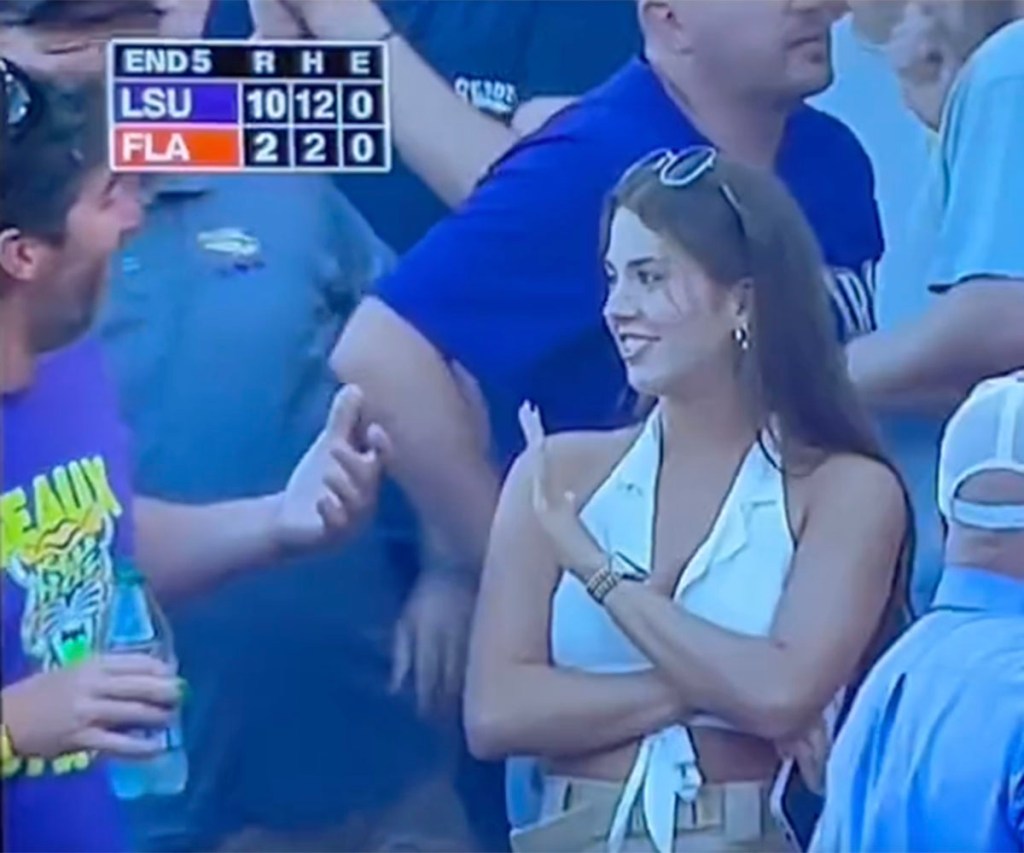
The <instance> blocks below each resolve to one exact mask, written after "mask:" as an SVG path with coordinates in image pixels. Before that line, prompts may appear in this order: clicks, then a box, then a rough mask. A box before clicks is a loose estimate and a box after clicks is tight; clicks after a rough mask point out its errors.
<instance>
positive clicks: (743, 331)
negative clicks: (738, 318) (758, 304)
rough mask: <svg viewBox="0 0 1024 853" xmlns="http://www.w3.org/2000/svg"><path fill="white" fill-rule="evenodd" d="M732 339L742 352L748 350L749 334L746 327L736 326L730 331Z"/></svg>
mask: <svg viewBox="0 0 1024 853" xmlns="http://www.w3.org/2000/svg"><path fill="white" fill-rule="evenodd" d="M732 339H733V340H734V341H736V346H738V347H739V348H740V350H742V351H743V352H746V351H747V350H748V349H750V332H748V331H747V327H746V326H737V327H736V328H735V329H733V330H732Z"/></svg>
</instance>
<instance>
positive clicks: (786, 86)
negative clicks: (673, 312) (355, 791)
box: [333, 0, 882, 693]
mask: <svg viewBox="0 0 1024 853" xmlns="http://www.w3.org/2000/svg"><path fill="white" fill-rule="evenodd" d="M841 11H842V6H841V4H835V3H824V2H806V3H801V4H796V3H766V2H759V0H754V1H753V2H729V3H712V2H707V3H696V2H661V1H660V0H644V2H642V3H641V4H640V18H641V27H642V30H643V35H644V43H645V51H644V57H643V58H637V59H634V60H632V61H631V62H629V63H628V64H627V65H626V66H625V67H624V68H622V69H621V70H620V71H619V72H618V73H617V74H615V75H614V76H613V77H612V78H611V79H610V80H608V81H607V82H606V83H605V84H604V85H602V86H601V87H599V88H597V89H595V90H593V91H592V92H590V93H589V94H587V95H586V96H584V97H583V98H581V99H580V100H579V101H577V102H576V103H574V104H573V105H571V106H569V107H568V108H566V109H565V110H563V111H562V112H561V113H559V114H558V115H557V116H556V117H554V118H553V119H552V120H550V121H549V122H547V123H546V124H545V125H544V126H543V127H542V128H541V129H540V130H539V131H538V132H537V133H536V134H534V135H532V136H530V137H528V138H526V139H524V140H523V141H522V142H520V143H519V144H517V145H516V146H515V147H514V148H513V149H512V150H511V151H509V152H508V153H507V154H506V155H505V156H504V157H503V158H501V159H500V160H499V161H498V162H497V163H496V164H495V165H494V166H493V168H492V169H491V171H490V173H489V175H488V177H487V178H486V179H485V180H484V181H483V182H482V183H481V185H480V186H479V187H478V189H477V190H476V192H474V194H473V195H472V196H471V197H470V198H469V199H468V201H467V202H466V203H465V204H464V205H463V206H462V207H461V208H459V209H458V210H457V211H456V212H455V213H453V214H452V215H451V216H449V217H448V218H447V219H446V220H444V221H443V222H441V223H440V224H439V225H438V226H436V227H435V228H434V229H433V230H432V231H431V232H429V233H428V235H427V236H426V237H425V238H424V239H423V240H422V241H421V242H420V243H419V244H418V245H417V246H415V247H414V248H413V249H412V250H411V251H410V252H409V253H408V254H407V255H406V256H405V258H404V259H403V260H402V262H401V263H400V264H399V265H398V267H397V269H396V270H395V271H394V272H393V273H391V274H390V275H388V276H386V277H385V278H384V279H383V280H382V281H381V282H380V283H379V287H378V292H377V295H376V296H375V297H374V298H371V299H368V300H366V301H365V302H364V303H363V304H362V306H361V307H360V308H359V309H358V310H357V311H356V313H355V314H354V316H353V318H352V319H351V321H350V323H349V325H348V327H347V328H346V330H345V332H344V333H343V335H342V337H341V339H340V341H339V344H338V346H337V348H336V350H335V353H334V356H333V364H334V367H335V370H336V371H337V373H338V375H339V376H340V377H343V378H344V380H345V381H358V382H360V383H361V384H362V385H364V387H365V388H366V389H367V397H368V404H369V406H370V408H371V410H372V411H373V413H374V415H375V417H378V418H380V419H381V420H382V422H383V423H384V424H385V425H386V426H387V428H388V429H389V431H390V434H391V435H392V437H393V439H394V441H395V443H396V455H395V465H394V467H395V472H396V473H397V475H398V477H399V479H400V481H401V482H402V483H403V485H404V486H405V488H406V489H407V490H408V492H409V494H410V496H411V497H412V499H413V501H414V502H415V503H416V504H417V506H418V507H419V509H420V511H421V513H422V514H423V516H424V518H425V520H426V521H427V522H428V523H429V524H430V525H432V526H433V527H435V528H436V529H437V530H438V531H439V532H440V534H441V538H442V539H443V540H444V542H445V544H446V545H447V546H448V547H449V548H451V549H452V556H453V559H454V561H455V562H457V563H458V564H460V565H462V566H465V567H467V568H466V574H464V575H462V576H461V577H462V578H463V579H464V581H465V582H463V583H461V584H460V583H459V582H457V580H456V577H457V573H453V572H451V571H448V572H442V571H435V572H429V571H428V572H425V573H424V574H423V576H422V577H421V578H420V580H419V585H418V589H417V590H416V591H415V592H414V594H413V597H412V600H411V603H410V605H409V606H410V608H411V612H412V613H413V614H414V616H415V618H414V619H411V620H409V622H408V624H409V626H410V627H409V637H410V644H411V645H412V647H413V648H414V649H415V650H416V651H415V653H414V654H413V655H412V660H413V661H414V662H415V669H416V675H417V683H418V684H419V686H420V689H421V690H422V691H425V692H428V693H432V692H433V689H434V686H435V685H436V684H438V683H441V682H442V681H443V675H444V673H445V672H451V671H453V670H460V669H461V665H462V664H461V661H458V660H453V656H454V655H456V654H457V653H458V652H459V651H460V650H461V649H462V648H463V646H462V643H461V642H460V641H459V636H458V632H459V631H460V630H461V629H464V626H460V625H457V624H456V621H457V620H456V619H455V618H454V617H453V616H452V615H451V614H455V613H459V612H466V609H467V608H466V607H465V601H466V600H467V599H471V597H472V594H473V590H474V581H475V572H476V571H477V570H478V569H479V567H480V565H481V564H482V562H483V556H484V551H485V547H486V542H487V536H488V531H489V528H490V523H491V517H492V514H493V511H494V507H495V500H496V497H497V493H498V486H499V471H500V470H501V469H502V468H504V466H506V465H507V463H508V462H509V460H510V459H511V458H512V456H513V455H514V454H515V453H516V452H517V450H518V449H519V447H520V445H519V438H518V435H517V432H518V431H517V429H516V420H515V411H516V408H517V407H518V405H519V404H520V403H521V402H522V400H523V399H526V398H528V399H531V400H533V401H535V402H536V403H537V404H538V405H539V406H540V407H541V408H542V409H543V411H544V413H545V416H546V418H547V420H548V422H549V424H550V427H551V429H552V430H564V429H571V428H580V427H591V428H593V427H601V426H606V425H610V424H613V423H615V422H616V420H617V419H619V418H620V416H621V414H622V406H621V401H622V398H623V393H624V391H625V389H626V384H625V379H624V375H623V372H622V368H621V365H620V363H619V358H618V356H617V355H616V352H615V349H614V346H613V344H612V342H611V340H610V339H609V337H608V336H607V334H606V331H605V328H604V325H603V323H602V319H601V310H600V308H601V303H602V299H603V292H604V283H603V277H602V274H601V268H600V263H599V257H598V255H599V248H598V232H599V219H600V211H601V206H602V202H603V199H604V197H605V195H606V193H607V192H608V191H609V190H610V189H611V187H612V186H613V185H614V183H615V182H616V180H617V179H618V178H619V177H620V176H621V174H622V173H623V172H624V171H625V169H626V168H627V167H628V166H629V165H630V164H631V163H633V162H634V161H636V160H637V159H638V158H640V157H641V156H643V155H645V154H647V153H648V152H650V151H651V150H652V149H657V148H662V147H672V148H681V147H685V146H688V145H693V144H697V143H707V142H711V143H712V144H715V145H717V146H718V147H719V148H721V149H722V150H723V151H725V152H726V153H727V154H729V155H730V156H732V157H735V158H737V159H740V160H744V161H747V162H750V163H755V164H763V165H765V166H770V165H773V164H774V166H775V168H776V169H777V170H778V172H779V174H780V175H781V176H782V177H783V179H784V180H785V181H786V183H787V184H788V186H789V187H790V189H791V190H792V192H793V194H794V195H795V196H796V198H797V199H798V200H799V202H800V204H801V205H802V207H803V209H804V211H805V213H806V214H807V216H808V218H809V219H810V221H811V223H812V225H813V227H814V229H815V231H816V233H817V235H818V238H819V240H820V241H821V243H822V246H823V248H824V253H825V257H826V258H827V261H828V263H829V265H830V266H831V267H832V270H831V271H830V273H829V275H827V276H825V275H823V286H825V282H826V281H827V282H828V286H830V287H831V289H832V293H833V295H834V297H835V298H834V307H835V313H836V321H837V329H838V333H839V334H840V335H841V337H842V338H843V339H844V340H847V339H850V338H852V337H854V336H855V335H857V334H859V333H862V332H865V331H868V330H870V329H871V328H872V327H873V306H872V298H873V286H872V281H873V267H874V264H875V263H876V261H877V260H878V258H879V257H880V255H881V252H882V238H881V233H880V226H879V218H878V212H877V209H876V205H875V198H874V185H873V184H874V180H873V176H872V171H871V165H870V163H869V161H868V159H867V157H866V155H865V154H864V151H863V150H862V148H861V147H860V145H859V143H858V142H857V141H856V139H855V138H854V137H853V135H852V134H851V133H850V132H849V130H848V129H847V128H846V127H845V126H844V125H842V124H841V123H840V122H838V121H837V120H835V119H833V118H830V117H828V116H826V115H825V114H823V113H821V112H818V111H817V110H814V109H811V108H810V107H807V106H805V105H804V103H803V101H804V99H805V98H806V97H807V96H809V95H811V94H813V93H815V92H819V91H821V90H822V89H824V88H825V87H826V86H827V85H828V84H829V82H830V80H831V76H832V71H831V63H830V44H829V35H830V27H831V25H832V23H833V22H834V21H835V19H836V16H837V15H838V14H839V13H840V12H841ZM492 441H493V448H494V450H495V452H496V458H495V457H494V456H492V455H491V454H490V453H489V449H490V446H491V442H492ZM460 602H462V605H463V606H462V607H460V606H459V604H460ZM438 626H443V630H442V628H441V627H438Z"/></svg>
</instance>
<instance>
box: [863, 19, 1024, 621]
mask: <svg viewBox="0 0 1024 853" xmlns="http://www.w3.org/2000/svg"><path fill="white" fill-rule="evenodd" d="M1018 14H1019V9H1018V7H1017V6H1016V5H1015V4H1013V3H1010V2H998V0H968V2H955V1H954V2H948V3H947V2H941V3H909V4H907V8H906V10H905V14H904V15H903V17H902V18H901V19H900V22H899V24H898V25H897V26H896V27H895V28H894V29H893V31H892V35H891V36H890V41H889V51H890V56H891V60H892V61H893V64H894V68H895V71H896V73H897V75H898V78H899V80H900V84H901V88H902V90H903V92H904V96H905V98H906V100H907V103H908V106H909V107H910V108H911V109H912V110H913V111H914V112H915V114H917V115H918V116H919V118H920V119H921V120H922V121H923V122H926V123H927V125H928V126H929V127H931V128H934V129H936V130H937V133H938V136H937V138H936V140H935V143H934V153H933V156H932V157H931V160H930V162H929V166H928V172H927V175H926V179H927V183H926V185H925V186H924V187H923V189H922V193H921V196H920V198H919V199H918V200H917V203H916V204H915V208H914V214H913V216H914V219H913V223H912V229H911V230H910V232H909V233H908V235H907V239H908V241H909V246H910V251H911V252H912V253H913V257H914V264H915V269H914V271H913V278H912V279H911V280H908V281H906V282H896V281H892V282H890V285H889V287H890V291H895V290H896V289H899V290H901V291H902V290H906V291H907V292H910V291H911V289H912V288H916V289H917V291H918V293H919V294H924V299H923V300H922V299H921V297H920V296H917V297H909V296H908V297H907V298H908V300H909V299H913V300H914V301H916V302H917V303H918V307H917V309H916V310H908V311H906V312H905V313H903V314H902V316H900V315H899V314H896V315H889V316H888V317H887V320H888V322H886V323H885V325H884V326H883V327H882V328H881V329H880V330H879V331H878V332H877V333H876V334H873V335H868V336H865V337H863V338H860V339H858V340H857V341H854V342H853V343H852V344H851V345H850V348H849V365H850V371H851V374H852V376H853V378H854V382H855V383H856V385H857V386H858V388H859V389H860V391H861V393H862V394H863V395H864V397H865V399H866V400H867V401H868V403H869V404H870V405H871V406H872V407H874V408H875V409H876V410H877V411H878V412H879V413H880V414H881V415H882V416H883V424H884V425H885V428H886V431H887V434H888V436H889V438H890V439H891V441H892V448H893V452H894V454H895V455H896V458H897V460H898V462H899V464H900V466H901V469H902V471H903V473H904V476H905V477H906V479H907V481H908V484H909V486H910V488H911V492H912V494H913V497H914V504H915V510H916V512H915V514H916V516H917V523H918V530H917V533H918V543H917V544H918V554H917V565H916V569H915V580H914V590H913V593H914V604H915V607H916V610H917V611H918V612H924V610H926V609H927V606H928V603H929V601H930V599H931V595H932V593H933V592H934V589H935V584H936V582H937V580H938V573H939V568H940V566H941V531H940V528H939V519H938V516H937V515H936V514H935V511H934V502H933V500H932V497H931V493H932V491H933V488H934V480H935V462H936V457H937V450H938V440H939V434H940V430H941V427H942V423H943V420H944V419H945V418H946V417H948V415H949V413H950V412H951V411H952V409H953V408H954V407H955V406H956V404H957V403H958V402H959V401H960V400H961V399H963V397H964V395H965V393H966V391H967V390H968V389H969V388H971V387H972V386H973V385H974V384H976V383H977V382H978V381H979V380H981V379H983V378H985V377H986V376H991V375H996V374H1001V373H1005V372H1006V371H1008V370H1011V369H1014V368H1016V367H1019V366H1021V365H1024V335H1022V334H1021V333H1020V330H1021V329H1022V328H1024V244H1022V243H1021V241H1020V239H1019V229H1018V213H1019V209H1020V199H1021V198H1022V197H1024V162H1021V160H1020V158H1019V157H1017V156H1015V152H1016V151H1017V149H1018V146H1019V139H1020V136H1021V133H1022V128H1024V23H1021V22H1016V23H1015V22H1014V19H1015V18H1016V16H1017V15H1018ZM940 117H941V123H940Z"/></svg>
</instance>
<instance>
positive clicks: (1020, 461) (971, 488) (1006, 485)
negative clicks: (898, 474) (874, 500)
mask: <svg viewBox="0 0 1024 853" xmlns="http://www.w3.org/2000/svg"><path fill="white" fill-rule="evenodd" d="M938 501H939V510H940V511H941V512H942V516H943V518H944V519H945V520H946V523H947V525H948V526H949V530H948V536H947V543H946V557H947V562H949V560H950V559H951V558H952V559H953V560H954V561H955V562H965V561H966V562H972V563H973V562H976V561H978V560H979V559H980V560H982V561H985V562H987V561H988V559H989V558H990V555H991V553H992V552H994V551H999V552H1002V551H1003V550H1004V546H1005V547H1006V548H1009V551H1010V553H1009V554H1007V555H1006V559H1008V560H1009V561H1010V562H1015V563H1017V564H1018V565H1019V567H1020V572H1021V573H1022V574H1024V550H1022V547H1024V370H1020V371H1017V372H1016V373H1013V374H1010V375H1008V376H1002V377H998V378H996V379H990V380H988V381H986V382H982V383H981V384H980V385H978V386H977V387H976V388H975V389H974V391H973V392H972V394H971V396H970V397H968V399H967V400H966V401H965V402H964V404H963V405H962V406H961V407H960V408H959V409H958V410H957V412H956V414H954V415H953V417H952V418H951V419H950V421H949V423H948V424H947V426H946V431H945V434H944V435H943V438H942V446H941V452H940V459H939V489H938ZM1000 533H1010V534H1013V533H1017V534H1020V535H1019V537H1018V536H1013V535H1011V537H1010V538H1008V539H1005V540H1004V539H1002V538H1000V539H999V540H998V541H996V540H995V539H994V538H993V537H992V535H991V534H1000ZM1011 543H1015V547H1013V545H1012V544H1011ZM1011 555H1012V556H1011Z"/></svg>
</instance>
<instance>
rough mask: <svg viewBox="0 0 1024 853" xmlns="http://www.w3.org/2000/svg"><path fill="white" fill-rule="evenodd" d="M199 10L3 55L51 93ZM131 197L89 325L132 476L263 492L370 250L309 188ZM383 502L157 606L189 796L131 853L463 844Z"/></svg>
mask: <svg viewBox="0 0 1024 853" xmlns="http://www.w3.org/2000/svg"><path fill="white" fill-rule="evenodd" d="M206 9H207V4H205V3H198V2H189V3H184V4H181V5H179V6H175V7H168V6H166V5H161V6H158V5H156V4H149V3H139V2H133V3H128V4H125V3H120V4H117V3H92V2H81V3H74V4H69V3H62V2H56V3H53V2H50V3H46V2H36V3H34V4H28V3H25V2H22V3H20V4H19V10H20V11H21V13H22V15H23V16H22V18H21V19H20V20H19V21H15V20H13V18H12V17H8V28H7V29H5V37H6V38H7V41H6V43H5V51H6V49H7V47H6V46H7V45H11V46H12V49H18V50H20V52H21V55H22V58H23V61H26V62H27V63H34V65H35V66H36V67H37V68H43V69H44V70H46V71H47V72H49V73H52V74H56V75H57V76H58V77H60V78H61V79H69V78H71V77H82V76H88V75H92V74H95V73H97V72H98V71H99V70H100V69H101V67H102V60H103V52H102V45H103V44H105V42H106V40H107V39H109V38H110V37H111V36H113V35H139V36H142V35H147V36H153V35H156V34H157V33H158V32H159V33H162V34H164V35H167V36H181V37H195V36H197V35H198V34H199V33H200V32H201V31H203V29H204V28H205V29H206V31H207V32H208V33H209V32H210V23H209V22H208V21H207V15H206ZM126 14H127V17H125V15H126ZM65 15H67V16H69V17H64V16H65ZM82 16H85V17H86V19H87V21H88V28H87V30H85V31H82V30H81V27H82V26H83V24H82ZM147 27H148V29H147ZM214 34H215V33H214ZM55 57H59V62H57V61H56V60H55ZM270 196H272V197H273V198H274V199H275V204H274V205H273V206H268V205H267V204H266V199H267V197H270ZM146 198H147V202H146V214H147V218H146V222H145V223H144V224H143V226H142V227H141V229H140V232H139V233H138V234H137V235H136V237H135V239H134V240H133V241H132V242H131V243H130V245H129V246H128V247H127V248H126V250H125V251H124V253H123V254H122V255H121V256H120V257H119V258H118V260H117V263H116V264H115V267H114V270H113V282H112V289H111V294H110V298H109V302H108V304H107V305H106V307H105V310H104V312H103V316H102V318H101V323H100V333H101V337H102V339H103V343H104V345H105V348H106V351H107V353H108V354H109V356H110V359H111V363H112V366H113V367H114V369H115V374H116V377H117V380H118V385H119V390H120V392H121V395H120V396H121V400H122V403H123V406H124V411H125V415H126V418H127V420H128V422H129V424H130V425H131V426H132V427H133V429H134V432H135V436H136V439H137V443H136V447H135V451H136V453H135V456H136V483H137V485H138V487H139V488H140V489H141V490H143V491H145V492H146V493H147V494H149V495H154V496H157V497H162V498H168V499H174V500H178V501H183V502H188V503H195V502H202V501H206V500H210V499H214V498H227V497H241V496H247V495H251V494H258V493H260V492H261V491H262V490H264V489H267V488H274V487H276V486H279V485H280V484H281V483H282V482H283V479H286V478H287V475H288V474H289V473H290V469H291V467H292V466H293V465H294V463H295V461H296V460H297V459H298V457H299V456H301V454H302V453H303V452H304V450H305V447H306V446H308V444H309V441H310V439H311V437H312V436H315V434H316V432H317V431H318V430H319V426H318V424H320V425H322V423H323V419H324V417H325V416H326V413H327V409H328V407H329V405H330V400H331V398H332V396H333V393H334V389H335V388H336V386H337V383H336V381H335V380H334V379H333V377H332V376H331V374H330V371H329V370H328V369H327V355H328V352H329V349H330V347H331V345H332V343H333V342H334V340H335V339H336V338H337V336H338V334H339V333H340V330H341V328H342V325H343V324H344V322H345V319H346V317H347V315H348V313H349V312H351V310H352V309H353V307H354V306H355V304H356V303H357V301H358V300H359V298H360V297H361V295H362V294H363V293H364V292H365V291H366V290H367V289H368V288H369V287H370V286H371V284H372V282H373V281H374V279H375V278H376V277H377V276H378V275H379V274H380V273H381V272H382V271H383V270H384V269H386V268H387V266H388V264H389V263H390V262H391V253H390V251H389V250H388V249H387V248H386V247H385V246H384V245H383V244H382V243H381V242H380V241H379V240H378V239H377V238H376V237H375V235H374V234H373V233H372V231H371V230H370V228H369V227H368V226H367V225H366V223H365V221H364V220H363V219H362V218H361V217H360V216H359V214H358V213H357V212H356V211H355V210H354V209H353V208H352V207H351V205H350V204H349V203H348V202H347V201H346V200H345V198H344V197H342V196H341V195H340V194H339V192H338V190H337V189H336V187H335V186H334V185H333V184H332V183H331V181H330V180H329V179H328V178H325V177H319V176H314V177H310V176H297V177H286V176H274V177H258V176H255V177H254V176H243V177H236V176H232V177H216V176H208V177H205V178H203V179H199V178H190V179H185V178H182V179H176V178H171V177H167V178H161V179H158V180H154V181H151V182H147V186H146ZM272 484H276V485H272ZM386 503H387V506H385V507H384V512H383V513H382V517H381V518H380V519H378V522H377V524H376V525H375V526H374V528H373V529H372V530H370V531H367V533H366V534H365V535H364V536H362V537H361V538H360V539H358V540H357V541H355V542H352V543H350V544H349V546H348V547H346V548H345V549H344V550H342V551H335V552H333V553H331V554H328V555H323V556H322V557H318V558H315V559H309V560H304V561H299V563H298V564H297V565H290V566H288V567H287V571H284V570H283V569H282V570H280V571H274V570H273V569H271V570H270V571H261V572H260V573H258V574H257V573H251V574H249V575H248V576H247V577H245V578H243V579H239V580H237V582H236V583H234V584H232V585H230V586H228V587H225V588H223V589H221V590H217V591H215V592H213V593H211V594H210V595H209V596H208V597H205V598H204V599H202V600H201V601H197V602H194V603H190V604H189V605H187V606H183V607H181V608H175V609H173V610H172V612H171V617H172V620H173V623H174V626H175V628H176V631H177V639H178V647H179V649H178V650H179V656H180V658H181V664H182V667H183V668H184V669H185V670H187V671H188V672H189V676H190V679H191V682H192V687H193V699H192V702H191V703H190V707H189V713H188V714H187V717H186V721H185V722H186V742H187V743H188V745H189V747H190V751H191V756H190V757H191V758H192V781H191V784H190V786H189V788H188V789H187V790H186V792H185V794H184V795H183V796H182V797H179V798H172V799H167V800H154V801H150V802H143V803H140V804H139V807H138V808H137V809H135V810H133V811H134V817H135V818H136V825H137V829H138V843H139V844H141V845H142V846H144V847H146V848H148V849H175V850H181V849H212V848H215V847H218V846H221V845H223V844H231V845H234V846H235V847H252V848H255V849H283V848H287V847H289V846H291V845H295V844H302V843H312V844H313V845H314V846H316V847H324V848H328V849H342V848H352V847H355V848H360V849H375V848H376V847H377V846H378V845H384V846H386V845H388V844H395V843H403V844H413V845H414V846H416V847H417V849H451V848H460V849H461V848H466V849H471V848H472V847H474V846H475V844H476V842H475V841H473V840H472V839H470V838H469V837H468V834H467V830H466V827H465V822H464V820H463V819H462V814H461V806H460V804H459V802H458V798H457V797H456V795H455V792H454V787H453V781H452V774H453V772H454V768H453V759H452V757H451V756H452V755H453V754H455V752H456V750H455V747H454V744H455V743H456V739H455V738H454V737H452V736H449V735H446V734H444V733H443V732H441V731H439V730H437V728H436V727H435V726H434V725H433V724H432V723H428V722H425V721H422V720H420V719H419V718H418V716H417V712H416V709H415V707H414V705H413V703H412V702H411V700H410V698H409V697H408V696H400V695H393V694H392V692H391V691H390V690H389V686H390V685H389V683H390V678H391V671H392V665H391V662H392V645H393V634H394V631H395V625H396V623H397V621H398V617H399V615H400V613H401V612H402V607H403V605H404V602H405V599H406V597H407V594H408V590H409V586H410V584H411V583H412V580H413V578H414V576H415V564H414V563H413V564H412V565H406V564H404V563H403V562H402V561H401V559H400V557H401V555H406V554H410V553H411V554H413V555H415V538H414V531H413V529H412V527H411V525H404V524H403V519H402V516H401V513H400V512H390V509H391V507H392V505H391V504H390V502H386ZM282 560H283V558H280V559H279V560H278V561H277V563H278V567H279V568H281V567H280V564H281V562H282ZM257 745H258V746H257ZM388 833H392V835H388ZM310 835H314V836H315V837H316V838H317V840H316V841H313V842H309V841H305V842H303V841H302V840H301V839H303V838H308V837H309V836H310ZM396 836H398V837H399V840H395V837H396Z"/></svg>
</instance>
